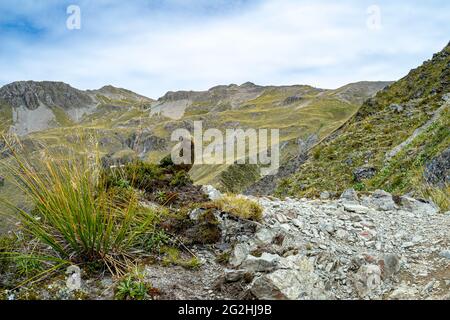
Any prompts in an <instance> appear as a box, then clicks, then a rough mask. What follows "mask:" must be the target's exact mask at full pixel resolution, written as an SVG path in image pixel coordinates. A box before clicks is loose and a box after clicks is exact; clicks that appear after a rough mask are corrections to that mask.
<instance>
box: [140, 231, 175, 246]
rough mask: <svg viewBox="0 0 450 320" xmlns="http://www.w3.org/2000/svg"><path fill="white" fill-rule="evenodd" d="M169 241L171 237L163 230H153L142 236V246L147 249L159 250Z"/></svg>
mask: <svg viewBox="0 0 450 320" xmlns="http://www.w3.org/2000/svg"><path fill="white" fill-rule="evenodd" d="M170 241H171V237H170V236H169V235H168V234H167V233H166V232H165V231H164V230H155V231H154V232H152V233H150V234H149V235H147V236H145V237H144V247H145V248H146V249H147V250H149V251H160V250H161V248H162V247H164V246H166V245H168V244H170Z"/></svg>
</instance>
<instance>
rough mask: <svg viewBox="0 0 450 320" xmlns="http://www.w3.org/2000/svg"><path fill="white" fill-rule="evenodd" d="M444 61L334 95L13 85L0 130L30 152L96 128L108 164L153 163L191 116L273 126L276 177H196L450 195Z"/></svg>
mask: <svg viewBox="0 0 450 320" xmlns="http://www.w3.org/2000/svg"><path fill="white" fill-rule="evenodd" d="M449 56H450V49H449V46H447V47H446V48H444V50H442V51H441V52H440V53H437V54H436V55H434V56H433V58H432V59H431V60H429V61H426V62H425V63H424V64H423V65H422V66H420V67H419V68H417V69H414V70H412V71H411V72H410V73H409V74H408V75H407V76H405V77H404V78H403V79H401V80H399V81H397V82H394V83H393V82H358V83H352V84H348V85H346V86H343V87H341V88H338V89H335V90H327V89H320V88H314V87H311V86H307V85H292V86H259V85H256V84H253V83H251V82H247V83H244V84H242V85H236V84H231V85H221V86H216V87H213V88H211V89H209V90H207V91H177V92H168V93H166V94H165V95H164V96H162V97H160V98H159V99H151V98H148V97H144V96H142V95H139V94H137V93H134V92H132V91H129V90H126V89H121V88H116V87H113V86H105V87H103V88H101V89H97V90H86V91H83V90H78V89H75V88H73V87H71V86H70V85H68V84H65V83H61V82H48V81H47V82H34V81H26V82H24V81H21V82H14V83H11V84H8V85H5V86H3V87H2V88H1V89H0V124H1V125H0V127H1V129H2V130H3V131H6V132H9V133H14V134H16V135H18V136H20V137H21V140H22V141H23V143H24V145H26V146H28V147H29V148H30V150H31V151H37V150H38V149H39V145H46V146H48V147H57V148H59V149H61V148H69V149H75V150H76V149H77V144H79V142H80V141H82V140H83V139H84V138H86V137H88V136H91V135H93V136H95V138H96V139H97V140H98V144H99V148H100V150H101V152H102V154H103V155H104V157H105V158H106V159H108V160H109V161H110V163H123V162H127V161H130V160H132V159H135V158H140V159H142V160H145V161H152V162H157V161H159V160H160V159H161V158H163V157H164V156H165V155H167V154H168V153H169V152H170V150H171V147H172V146H173V145H174V142H172V141H170V135H171V133H172V132H173V130H175V129H178V128H184V129H188V130H189V131H192V130H193V122H194V121H202V122H203V127H204V129H209V128H217V129H219V130H225V129H228V128H242V129H247V128H254V129H260V128H267V129H280V145H279V147H280V150H281V163H282V166H281V169H280V172H279V173H278V175H276V176H269V177H266V178H262V179H261V176H260V175H259V173H258V170H257V169H258V167H257V166H255V165H237V164H235V165H226V164H223V165H199V166H194V167H193V169H192V170H191V172H190V174H191V176H192V178H193V180H194V181H195V182H196V183H197V184H202V185H206V184H211V185H214V186H215V187H217V188H219V189H221V190H223V191H228V192H233V193H241V192H244V191H245V192H246V193H249V194H256V195H261V194H266V195H269V194H273V193H277V194H279V195H294V196H320V195H321V193H323V192H324V191H326V192H327V193H329V194H331V195H333V194H339V193H340V192H342V191H343V190H345V189H346V188H349V187H352V188H355V189H357V190H360V191H370V190H374V189H377V188H383V189H386V190H388V191H391V192H400V193H402V192H403V193H404V192H421V194H423V195H426V194H427V192H428V193H429V191H426V190H429V189H430V188H431V189H432V190H435V189H434V187H435V186H437V187H438V189H440V190H444V195H443V196H442V195H441V193H439V194H440V197H441V198H442V197H443V198H444V199H445V198H447V201H448V181H449V180H448V176H449V174H448V163H449V160H448V154H449V149H448V147H449V144H450V143H449V139H450V138H449V129H448V128H449V119H450V117H449V113H448V101H449V91H450V84H449V81H450V57H449ZM37 142H39V143H37ZM433 192H434V191H433ZM435 197H436V196H435ZM444 202H445V201H444Z"/></svg>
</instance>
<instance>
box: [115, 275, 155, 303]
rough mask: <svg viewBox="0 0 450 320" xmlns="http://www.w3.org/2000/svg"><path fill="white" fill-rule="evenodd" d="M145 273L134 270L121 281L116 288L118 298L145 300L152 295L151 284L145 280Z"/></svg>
mask: <svg viewBox="0 0 450 320" xmlns="http://www.w3.org/2000/svg"><path fill="white" fill-rule="evenodd" d="M144 278H145V277H144V275H143V274H142V273H141V272H139V271H134V272H133V273H132V274H131V275H128V276H127V277H125V278H124V279H123V280H122V281H120V282H119V284H118V285H117V288H116V293H115V298H116V300H145V299H148V298H149V297H150V295H149V292H150V290H151V286H150V285H149V284H147V283H146V282H145V279H144Z"/></svg>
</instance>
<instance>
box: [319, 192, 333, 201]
mask: <svg viewBox="0 0 450 320" xmlns="http://www.w3.org/2000/svg"><path fill="white" fill-rule="evenodd" d="M330 197H331V195H330V193H329V192H328V191H324V192H322V193H321V194H320V199H322V200H328V199H330Z"/></svg>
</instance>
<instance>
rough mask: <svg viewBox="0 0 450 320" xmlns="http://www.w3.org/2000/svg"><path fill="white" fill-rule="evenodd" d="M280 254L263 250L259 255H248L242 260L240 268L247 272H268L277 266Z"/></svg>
mask: <svg viewBox="0 0 450 320" xmlns="http://www.w3.org/2000/svg"><path fill="white" fill-rule="evenodd" d="M280 259H281V258H280V256H278V255H276V254H270V253H266V252H264V253H263V254H262V255H261V257H255V256H252V255H248V256H247V258H246V259H245V260H244V261H243V262H242V264H241V269H244V270H246V271H249V272H253V273H254V272H270V271H273V270H275V269H276V268H277V266H278V264H279V262H280Z"/></svg>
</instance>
